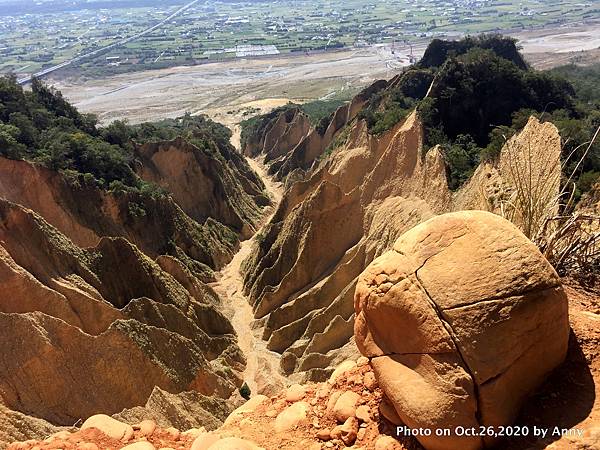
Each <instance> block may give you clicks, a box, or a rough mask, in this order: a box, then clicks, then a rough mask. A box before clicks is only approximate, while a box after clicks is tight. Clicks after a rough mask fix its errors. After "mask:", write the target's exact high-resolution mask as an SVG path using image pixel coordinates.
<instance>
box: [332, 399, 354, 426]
mask: <svg viewBox="0 0 600 450" xmlns="http://www.w3.org/2000/svg"><path fill="white" fill-rule="evenodd" d="M359 400H360V395H358V394H357V393H356V392H352V391H346V392H344V393H343V394H342V395H340V397H339V398H338V399H337V401H336V402H335V406H334V407H333V410H332V412H333V415H334V417H335V419H336V420H337V421H338V422H340V423H341V422H344V421H345V420H346V419H348V418H349V417H354V414H355V412H356V406H357V404H358V401H359Z"/></svg>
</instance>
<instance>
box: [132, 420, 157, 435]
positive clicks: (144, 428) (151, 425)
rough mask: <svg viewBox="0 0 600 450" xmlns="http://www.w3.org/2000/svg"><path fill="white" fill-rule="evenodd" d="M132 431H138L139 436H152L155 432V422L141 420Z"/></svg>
mask: <svg viewBox="0 0 600 450" xmlns="http://www.w3.org/2000/svg"><path fill="white" fill-rule="evenodd" d="M133 429H134V430H139V431H140V436H152V433H154V430H156V422H155V421H154V420H142V421H141V422H140V423H138V424H137V425H134V426H133Z"/></svg>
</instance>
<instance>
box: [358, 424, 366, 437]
mask: <svg viewBox="0 0 600 450" xmlns="http://www.w3.org/2000/svg"><path fill="white" fill-rule="evenodd" d="M363 425H364V424H363ZM361 427H362V425H361ZM366 434H367V429H366V428H359V429H358V433H356V439H358V440H359V441H362V440H363V439H364V438H365V435H366Z"/></svg>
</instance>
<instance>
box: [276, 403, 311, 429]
mask: <svg viewBox="0 0 600 450" xmlns="http://www.w3.org/2000/svg"><path fill="white" fill-rule="evenodd" d="M308 409H309V405H308V403H306V402H298V403H294V404H293V405H291V406H288V407H287V408H286V409H284V410H283V411H281V412H280V413H279V415H278V416H277V418H276V419H275V431H276V432H277V433H282V432H284V431H289V430H291V429H292V428H294V427H295V426H297V425H299V424H301V423H303V422H306V420H307V412H308Z"/></svg>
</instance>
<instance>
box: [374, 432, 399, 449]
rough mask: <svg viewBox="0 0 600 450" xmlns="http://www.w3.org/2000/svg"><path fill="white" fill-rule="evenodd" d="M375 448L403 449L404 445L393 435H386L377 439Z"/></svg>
mask: <svg viewBox="0 0 600 450" xmlns="http://www.w3.org/2000/svg"><path fill="white" fill-rule="evenodd" d="M375 450H402V446H401V445H400V443H399V442H398V441H397V440H396V439H394V438H393V437H391V436H385V435H384V436H379V437H378V438H377V440H376V441H375Z"/></svg>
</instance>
